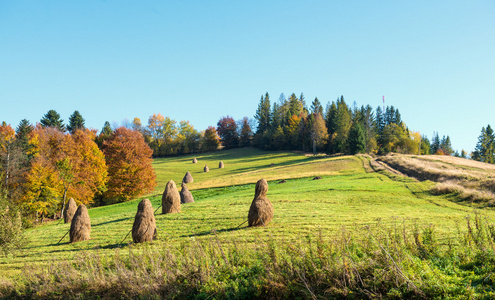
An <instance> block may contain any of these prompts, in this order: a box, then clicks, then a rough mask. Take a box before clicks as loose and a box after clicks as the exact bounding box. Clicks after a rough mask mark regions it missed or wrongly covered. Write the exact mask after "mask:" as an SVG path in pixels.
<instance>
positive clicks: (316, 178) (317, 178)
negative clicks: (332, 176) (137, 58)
mask: <svg viewBox="0 0 495 300" xmlns="http://www.w3.org/2000/svg"><path fill="white" fill-rule="evenodd" d="M320 179H321V176H316V177H315V178H313V180H320Z"/></svg>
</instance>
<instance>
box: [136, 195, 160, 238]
mask: <svg viewBox="0 0 495 300" xmlns="http://www.w3.org/2000/svg"><path fill="white" fill-rule="evenodd" d="M155 236H156V224H155V214H154V213H153V206H152V205H151V202H150V200H149V199H143V200H142V201H141V202H139V205H138V210H137V213H136V217H135V218H134V224H133V225H132V240H133V241H134V243H143V242H151V241H153V240H154V239H155Z"/></svg>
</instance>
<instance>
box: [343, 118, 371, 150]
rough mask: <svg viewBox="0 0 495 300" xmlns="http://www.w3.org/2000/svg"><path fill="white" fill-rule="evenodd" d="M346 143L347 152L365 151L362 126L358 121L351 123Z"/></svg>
mask: <svg viewBox="0 0 495 300" xmlns="http://www.w3.org/2000/svg"><path fill="white" fill-rule="evenodd" d="M347 143H348V144H347V149H348V151H349V154H356V153H364V152H365V151H366V137H365V134H364V129H363V126H362V125H361V124H360V123H357V122H356V123H354V124H352V126H351V129H350V130H349V138H348V139H347Z"/></svg>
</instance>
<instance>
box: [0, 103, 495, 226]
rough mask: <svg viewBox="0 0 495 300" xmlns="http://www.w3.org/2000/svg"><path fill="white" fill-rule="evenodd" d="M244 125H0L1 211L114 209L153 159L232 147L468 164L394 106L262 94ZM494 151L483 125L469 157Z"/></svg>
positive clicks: (48, 119)
mask: <svg viewBox="0 0 495 300" xmlns="http://www.w3.org/2000/svg"><path fill="white" fill-rule="evenodd" d="M253 117H254V118H251V119H250V118H248V117H244V118H243V119H241V120H237V121H236V120H234V119H233V118H232V117H230V116H228V115H227V116H224V117H222V118H220V120H218V122H217V124H216V126H209V127H208V128H207V129H205V130H204V131H198V130H197V129H195V128H194V126H193V125H191V124H190V123H189V121H180V122H177V121H175V120H173V119H171V118H170V117H165V116H163V115H161V114H159V113H158V114H153V115H152V116H150V117H149V119H148V123H147V124H146V125H143V123H142V122H141V120H140V119H139V118H134V119H133V120H132V122H129V121H126V122H124V124H122V125H121V126H116V125H114V126H113V127H112V126H111V125H110V123H109V122H108V121H107V122H105V124H104V126H103V128H102V130H101V131H98V130H95V129H87V128H86V127H85V120H84V118H83V116H82V115H81V114H80V113H79V111H77V110H76V111H74V113H73V114H72V115H71V116H70V117H69V120H68V122H67V124H65V123H64V121H63V120H62V119H61V117H60V115H59V114H58V113H57V112H56V111H55V110H50V111H48V112H47V113H46V114H45V115H44V116H43V117H42V118H41V120H40V121H39V122H37V123H36V124H31V123H30V122H29V121H28V120H25V119H24V120H21V121H20V123H19V124H18V126H17V127H16V128H15V129H14V128H13V127H12V126H11V125H8V124H6V123H5V122H3V124H2V125H1V126H0V168H1V169H0V189H1V191H2V193H1V197H0V200H2V201H0V206H2V207H13V206H14V205H19V207H21V208H22V211H23V212H24V213H28V214H34V215H35V216H37V217H38V216H41V218H42V217H43V216H46V215H54V214H56V213H57V211H60V214H62V213H63V207H64V206H65V203H66V201H67V200H68V198H70V197H74V198H75V199H76V202H77V203H78V204H79V203H84V204H88V205H104V204H109V203H116V202H123V201H127V200H129V199H132V198H134V197H137V196H139V195H142V194H144V193H146V192H149V191H152V190H153V189H154V187H155V185H156V183H155V174H154V172H153V169H152V167H151V162H152V160H151V158H152V157H164V156H171V155H184V154H193V153H200V152H207V151H215V150H218V149H230V148H237V147H257V148H262V149H265V150H296V151H303V152H309V153H314V154H317V153H327V154H331V155H338V154H357V153H370V154H376V155H382V154H387V153H390V152H398V153H404V154H416V155H425V154H436V155H455V156H459V157H464V158H467V157H468V154H467V153H466V151H464V150H461V151H460V152H458V151H454V150H453V149H452V146H451V140H450V137H449V136H448V135H446V136H442V137H441V138H440V136H439V135H438V133H435V134H434V135H433V137H432V139H431V140H429V139H428V138H427V137H426V136H421V135H420V133H419V132H415V131H413V130H410V129H409V128H408V127H407V126H406V124H405V122H404V121H403V120H402V118H401V114H400V112H399V110H398V109H397V108H394V107H393V106H387V107H382V106H378V107H377V108H376V109H373V108H372V107H371V106H369V105H367V106H361V107H357V106H356V105H354V106H352V107H350V106H349V105H348V104H347V103H346V101H345V100H344V97H343V96H341V97H339V98H338V99H337V100H336V101H332V102H331V103H330V102H329V103H328V104H327V105H326V107H325V108H323V106H322V104H321V103H320V101H319V99H318V98H315V99H314V100H313V101H312V102H311V104H310V105H309V107H308V105H307V103H306V99H305V98H304V95H303V94H301V95H300V96H296V95H295V94H294V93H293V94H291V95H290V96H289V97H288V98H286V97H285V96H284V95H283V94H282V95H280V97H279V99H278V100H277V101H273V102H271V100H270V96H269V94H268V93H266V94H264V95H262V96H261V99H260V101H259V104H258V107H257V109H256V111H255V112H254V116H253ZM494 149H495V135H494V132H493V129H492V128H491V126H490V125H488V126H487V127H484V128H482V130H481V134H480V136H479V141H478V144H477V145H476V148H475V151H474V152H473V153H471V154H470V155H469V157H470V158H472V159H475V160H479V161H482V162H487V163H495V159H494ZM143 178H145V179H146V180H145V181H146V182H145V183H143ZM2 203H3V204H2ZM0 208H1V207H0ZM7 211H8V210H7Z"/></svg>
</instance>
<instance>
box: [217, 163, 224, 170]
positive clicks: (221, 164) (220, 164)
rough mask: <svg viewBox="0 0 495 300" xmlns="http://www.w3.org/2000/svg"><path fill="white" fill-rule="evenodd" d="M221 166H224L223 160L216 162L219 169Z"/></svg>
mask: <svg viewBox="0 0 495 300" xmlns="http://www.w3.org/2000/svg"><path fill="white" fill-rule="evenodd" d="M223 167H224V165H223V161H220V162H219V163H218V168H219V169H223Z"/></svg>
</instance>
